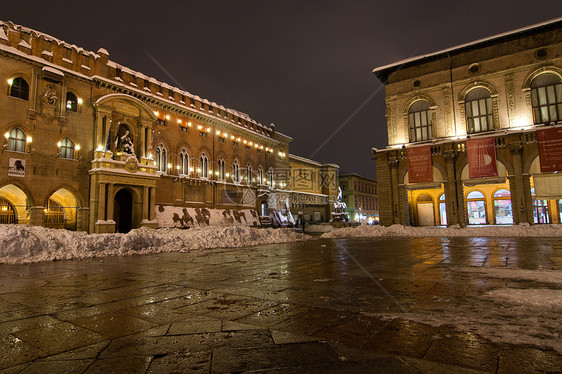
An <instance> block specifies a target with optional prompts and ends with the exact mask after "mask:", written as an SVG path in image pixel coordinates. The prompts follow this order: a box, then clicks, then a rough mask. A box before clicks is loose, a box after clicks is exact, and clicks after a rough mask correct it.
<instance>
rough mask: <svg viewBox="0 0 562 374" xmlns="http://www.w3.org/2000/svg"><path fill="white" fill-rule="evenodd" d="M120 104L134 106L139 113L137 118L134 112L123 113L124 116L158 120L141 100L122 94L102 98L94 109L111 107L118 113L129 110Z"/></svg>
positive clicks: (95, 104)
mask: <svg viewBox="0 0 562 374" xmlns="http://www.w3.org/2000/svg"><path fill="white" fill-rule="evenodd" d="M120 103H125V104H129V105H132V106H134V107H136V108H137V109H138V111H139V113H138V115H137V116H134V115H133V112H130V113H122V114H125V115H129V116H131V117H141V118H145V117H146V118H147V119H150V120H152V121H156V119H157V117H156V115H155V114H154V112H153V111H152V109H150V107H149V106H148V105H146V104H145V103H143V102H142V101H140V100H139V99H137V98H135V97H133V96H130V95H126V94H121V93H112V94H108V95H104V96H102V97H100V98H99V99H97V100H96V101H95V102H94V107H109V108H113V109H114V110H116V111H118V112H119V109H122V110H126V109H127V108H124V107H120V106H119V104H120Z"/></svg>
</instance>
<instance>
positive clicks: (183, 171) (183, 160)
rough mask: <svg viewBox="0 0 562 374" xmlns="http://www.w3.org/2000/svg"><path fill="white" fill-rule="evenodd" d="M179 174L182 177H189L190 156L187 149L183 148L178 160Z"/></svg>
mask: <svg viewBox="0 0 562 374" xmlns="http://www.w3.org/2000/svg"><path fill="white" fill-rule="evenodd" d="M178 173H179V174H180V175H189V154H188V153H187V149H185V148H182V150H181V151H180V156H179V160H178Z"/></svg>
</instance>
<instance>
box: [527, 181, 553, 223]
mask: <svg viewBox="0 0 562 374" xmlns="http://www.w3.org/2000/svg"><path fill="white" fill-rule="evenodd" d="M531 197H532V200H531V201H532V206H533V222H534V223H538V224H541V223H550V217H549V215H548V201H547V200H541V199H537V198H536V196H535V187H531Z"/></svg>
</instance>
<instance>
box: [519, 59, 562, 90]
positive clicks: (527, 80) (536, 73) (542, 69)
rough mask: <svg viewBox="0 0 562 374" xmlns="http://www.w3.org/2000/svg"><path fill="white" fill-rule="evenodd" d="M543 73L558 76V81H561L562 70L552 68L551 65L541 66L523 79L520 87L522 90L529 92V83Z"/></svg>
mask: <svg viewBox="0 0 562 374" xmlns="http://www.w3.org/2000/svg"><path fill="white" fill-rule="evenodd" d="M544 73H552V74H555V75H558V76H559V77H560V79H561V80H562V69H561V68H559V67H557V66H552V65H546V66H541V67H540V68H538V69H535V70H533V71H531V72H530V73H529V74H527V77H526V78H525V80H524V81H523V86H522V87H521V89H522V90H524V91H525V90H530V89H531V82H532V81H533V79H535V78H536V77H538V76H539V75H541V74H544Z"/></svg>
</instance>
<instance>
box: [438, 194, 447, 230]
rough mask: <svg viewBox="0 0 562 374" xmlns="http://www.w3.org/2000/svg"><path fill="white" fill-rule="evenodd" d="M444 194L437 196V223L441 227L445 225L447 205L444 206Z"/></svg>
mask: <svg viewBox="0 0 562 374" xmlns="http://www.w3.org/2000/svg"><path fill="white" fill-rule="evenodd" d="M445 201H446V200H445V194H444V193H442V194H441V195H440V196H439V223H440V224H441V225H443V226H445V225H447V205H446V204H445Z"/></svg>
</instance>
